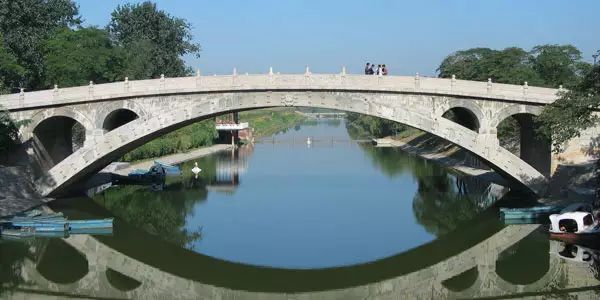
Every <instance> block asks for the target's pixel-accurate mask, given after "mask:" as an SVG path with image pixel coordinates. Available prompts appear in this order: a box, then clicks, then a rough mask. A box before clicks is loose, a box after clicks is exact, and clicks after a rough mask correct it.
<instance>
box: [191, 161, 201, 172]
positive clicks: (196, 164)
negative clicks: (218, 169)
mask: <svg viewBox="0 0 600 300" xmlns="http://www.w3.org/2000/svg"><path fill="white" fill-rule="evenodd" d="M200 172H202V169H200V168H198V163H197V162H194V167H193V168H192V173H194V174H195V175H198V173H200Z"/></svg>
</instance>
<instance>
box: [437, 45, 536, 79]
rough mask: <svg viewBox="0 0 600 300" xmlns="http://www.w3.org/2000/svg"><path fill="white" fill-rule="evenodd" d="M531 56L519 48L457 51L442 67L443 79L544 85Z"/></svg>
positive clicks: (439, 70) (439, 68) (440, 75)
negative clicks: (533, 65) (454, 76)
mask: <svg viewBox="0 0 600 300" xmlns="http://www.w3.org/2000/svg"><path fill="white" fill-rule="evenodd" d="M531 60H532V57H531V54H529V53H528V52H526V51H525V50H523V49H521V48H517V47H510V48H506V49H504V50H501V51H498V50H492V49H489V48H472V49H467V50H462V51H457V52H455V53H453V54H451V55H449V56H448V57H446V58H445V59H444V60H443V61H442V63H441V64H440V66H439V67H438V72H439V77H442V78H450V77H452V75H456V77H457V78H459V79H464V80H476V81H487V80H488V78H490V79H492V81H493V82H498V83H507V84H523V82H524V81H528V82H529V84H531V85H543V83H544V82H543V80H542V79H541V78H540V77H539V75H538V74H537V73H536V72H535V70H534V69H533V68H532V64H531Z"/></svg>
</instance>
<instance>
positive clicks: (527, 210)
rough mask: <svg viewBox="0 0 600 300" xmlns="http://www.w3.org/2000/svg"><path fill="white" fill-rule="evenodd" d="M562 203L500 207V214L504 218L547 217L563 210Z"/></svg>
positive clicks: (531, 218) (527, 218) (530, 218)
mask: <svg viewBox="0 0 600 300" xmlns="http://www.w3.org/2000/svg"><path fill="white" fill-rule="evenodd" d="M562 208H563V206H561V205H545V206H533V207H522V208H504V207H503V208H500V216H501V217H502V219H503V220H536V219H541V218H547V217H548V216H549V215H551V214H555V213H558V212H560V211H561V209H562Z"/></svg>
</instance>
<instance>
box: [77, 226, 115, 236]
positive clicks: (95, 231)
mask: <svg viewBox="0 0 600 300" xmlns="http://www.w3.org/2000/svg"><path fill="white" fill-rule="evenodd" d="M69 233H70V234H89V235H112V234H113V230H112V228H84V229H71V230H70V231H69Z"/></svg>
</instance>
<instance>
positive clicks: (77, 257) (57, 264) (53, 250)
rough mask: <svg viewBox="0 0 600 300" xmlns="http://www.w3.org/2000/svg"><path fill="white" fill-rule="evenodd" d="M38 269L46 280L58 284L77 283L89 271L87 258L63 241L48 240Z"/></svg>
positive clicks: (37, 266)
mask: <svg viewBox="0 0 600 300" xmlns="http://www.w3.org/2000/svg"><path fill="white" fill-rule="evenodd" d="M36 269H37V270H38V272H40V274H41V275H42V276H43V277H44V278H46V279H47V280H49V281H52V282H54V283H58V284H68V283H75V282H77V281H79V280H80V279H81V278H83V277H84V276H85V275H86V274H87V273H88V271H89V270H88V261H87V259H86V258H85V256H84V255H83V254H81V252H79V251H77V249H75V248H73V247H72V246H71V245H69V244H67V243H66V242H65V241H63V240H62V239H49V240H48V244H47V245H46V249H45V251H44V254H43V256H42V257H41V258H40V261H39V262H38V263H37V265H36Z"/></svg>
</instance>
